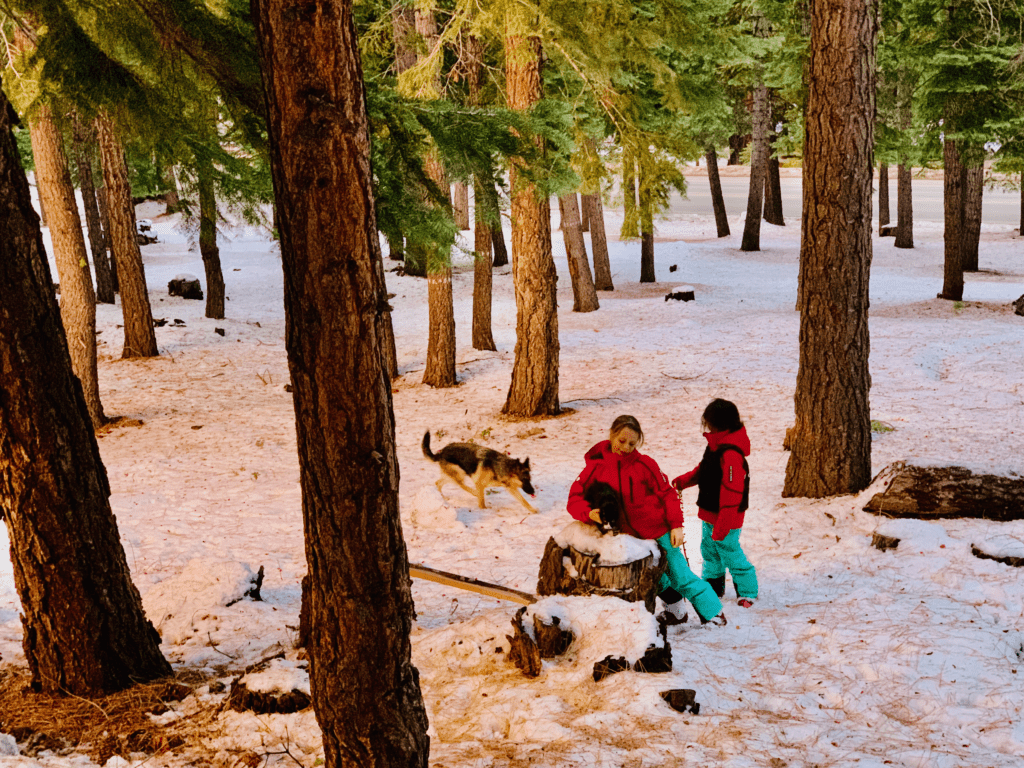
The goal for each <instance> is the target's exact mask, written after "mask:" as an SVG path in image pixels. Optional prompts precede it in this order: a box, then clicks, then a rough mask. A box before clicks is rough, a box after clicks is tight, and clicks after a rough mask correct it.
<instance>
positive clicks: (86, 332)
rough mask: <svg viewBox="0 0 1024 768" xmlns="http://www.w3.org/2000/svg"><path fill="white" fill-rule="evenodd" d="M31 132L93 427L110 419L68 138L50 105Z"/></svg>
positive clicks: (41, 109)
mask: <svg viewBox="0 0 1024 768" xmlns="http://www.w3.org/2000/svg"><path fill="white" fill-rule="evenodd" d="M29 133H30V135H31V139H32V154H33V156H34V157H35V162H36V183H37V184H38V187H39V199H40V200H42V202H43V205H44V206H46V210H47V211H49V212H50V238H51V241H52V243H53V259H54V261H55V262H56V264H57V274H58V275H59V279H60V316H61V321H62V322H63V323H64V332H65V333H66V334H67V340H68V349H69V350H70V353H71V369H72V370H73V371H74V372H75V375H76V376H77V377H78V378H79V380H80V381H81V383H82V391H83V394H84V395H85V405H86V407H87V408H88V409H89V419H90V420H91V421H92V425H93V426H94V427H99V426H102V425H103V424H104V423H105V422H106V420H107V419H106V417H105V416H104V415H103V404H102V403H101V402H100V385H99V372H98V369H97V365H96V294H95V293H94V292H93V287H92V275H91V273H90V272H89V260H88V258H86V251H85V239H84V238H83V237H82V220H81V219H80V218H79V216H78V203H77V201H76V200H75V188H74V186H73V185H72V183H71V174H70V173H69V172H68V162H67V157H66V156H65V155H64V140H63V137H62V136H61V132H60V129H59V128H58V127H57V124H56V123H55V122H54V120H53V113H52V112H51V111H50V108H49V106H47V105H45V104H43V105H41V106H38V107H37V108H36V109H35V110H34V112H33V115H32V119H31V122H30V128H29Z"/></svg>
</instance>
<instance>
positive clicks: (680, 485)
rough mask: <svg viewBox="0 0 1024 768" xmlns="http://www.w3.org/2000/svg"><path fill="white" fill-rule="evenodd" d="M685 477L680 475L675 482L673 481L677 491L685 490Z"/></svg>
mask: <svg viewBox="0 0 1024 768" xmlns="http://www.w3.org/2000/svg"><path fill="white" fill-rule="evenodd" d="M684 477H685V475H680V476H679V477H677V478H676V479H675V480H673V481H672V487H673V488H675V489H676V490H677V491H681V490H683V478H684Z"/></svg>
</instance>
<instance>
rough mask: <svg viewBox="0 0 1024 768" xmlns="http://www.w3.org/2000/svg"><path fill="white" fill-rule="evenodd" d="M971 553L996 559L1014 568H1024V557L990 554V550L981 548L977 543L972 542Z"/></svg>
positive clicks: (980, 557) (979, 556) (979, 557)
mask: <svg viewBox="0 0 1024 768" xmlns="http://www.w3.org/2000/svg"><path fill="white" fill-rule="evenodd" d="M971 554H972V555H974V556H975V557H977V558H978V559H980V560H995V561H996V562H997V563H1002V564H1003V565H1009V566H1012V567H1014V568H1024V557H1017V556H1015V555H996V554H989V553H988V552H984V551H983V550H981V549H979V548H978V546H977V545H976V544H971Z"/></svg>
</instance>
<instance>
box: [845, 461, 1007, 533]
mask: <svg viewBox="0 0 1024 768" xmlns="http://www.w3.org/2000/svg"><path fill="white" fill-rule="evenodd" d="M879 481H881V482H882V483H883V484H884V486H885V490H883V491H882V492H881V493H876V494H875V495H874V496H872V497H871V499H870V500H869V501H868V503H867V505H866V506H865V507H864V510H865V511H867V512H872V513H874V514H876V515H884V516H886V517H914V518H921V519H925V520H927V519H932V518H940V517H970V518H980V519H983V520H998V521H1000V522H1006V521H1009V520H1022V519H1024V478H1021V477H1003V476H1001V475H976V474H974V473H973V472H971V470H969V469H966V468H964V467H917V466H913V465H910V464H907V463H906V462H902V461H897V462H894V463H893V464H890V465H889V466H888V467H886V468H885V469H883V470H882V471H881V472H879V473H878V476H877V477H876V478H875V480H874V481H873V483H878V482H879Z"/></svg>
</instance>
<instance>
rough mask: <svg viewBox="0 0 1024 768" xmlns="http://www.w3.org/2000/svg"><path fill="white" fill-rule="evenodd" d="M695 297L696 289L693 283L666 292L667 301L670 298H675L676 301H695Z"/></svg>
mask: <svg viewBox="0 0 1024 768" xmlns="http://www.w3.org/2000/svg"><path fill="white" fill-rule="evenodd" d="M695 298H696V296H695V291H694V289H693V286H692V285H681V286H679V287H678V288H673V289H672V290H671V291H669V292H668V293H666V294H665V301H668V300H669V299H675V300H676V301H693V300H694V299H695Z"/></svg>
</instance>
